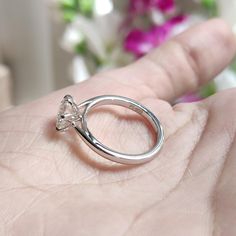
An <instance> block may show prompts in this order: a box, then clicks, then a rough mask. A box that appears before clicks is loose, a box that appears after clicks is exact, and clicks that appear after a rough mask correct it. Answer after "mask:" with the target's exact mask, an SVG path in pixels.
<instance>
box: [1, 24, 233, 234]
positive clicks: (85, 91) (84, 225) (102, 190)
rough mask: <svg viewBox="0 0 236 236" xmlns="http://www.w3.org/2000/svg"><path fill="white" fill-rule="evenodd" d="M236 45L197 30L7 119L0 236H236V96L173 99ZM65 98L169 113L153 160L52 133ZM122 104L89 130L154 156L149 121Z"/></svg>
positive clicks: (202, 79) (208, 74)
mask: <svg viewBox="0 0 236 236" xmlns="http://www.w3.org/2000/svg"><path fill="white" fill-rule="evenodd" d="M235 51H236V43H235V39H234V37H233V35H232V33H230V31H229V29H228V27H227V26H226V25H225V24H224V23H223V22H221V21H219V20H213V21H210V22H208V23H205V24H203V25H200V26H197V27H195V28H193V29H191V30H190V31H188V32H186V33H184V34H182V35H180V36H178V37H177V38H175V39H174V40H172V41H170V42H168V43H167V44H165V45H164V46H162V47H161V48H159V49H158V50H156V51H154V52H152V53H151V54H150V55H148V56H147V57H144V58H143V59H141V60H139V61H138V62H136V63H135V64H133V65H130V66H128V67H126V68H122V69H118V70H115V71H110V72H106V73H102V74H99V75H97V76H95V77H94V78H92V79H90V80H89V81H87V82H84V83H82V84H80V85H76V86H73V87H69V88H66V89H63V90H60V91H57V92H55V93H53V94H51V95H49V96H47V97H45V98H42V99H40V100H38V101H35V102H33V103H30V104H27V105H24V106H21V107H17V108H13V109H11V110H8V111H6V112H3V113H2V114H1V116H0V121H1V123H0V140H1V142H0V170H1V171H0V192H1V193H0V206H1V210H0V222H1V224H0V233H1V235H114V236H116V235H135V236H136V235H142V236H144V235H167V236H169V235H175V236H177V235H181V236H183V235H191V236H192V235H197V236H199V235H217V236H218V235H226V236H231V235H232V236H233V235H236V226H235V224H234V222H235V219H236V204H235V202H236V201H235V200H236V191H235V187H236V181H235V177H236V174H235V173H236V172H235V170H234V169H235V166H236V159H235V155H236V144H235V128H236V125H235V119H236V113H235V112H234V110H235V108H236V103H235V102H234V97H235V95H236V90H234V89H232V90H229V91H225V92H222V93H218V94H217V95H214V96H212V97H210V98H208V99H205V100H203V101H201V102H197V103H191V104H177V105H175V106H171V102H172V101H174V99H175V98H177V97H179V96H180V95H182V94H184V93H186V92H188V91H194V90H196V89H197V88H198V87H199V86H200V85H202V84H204V83H206V82H207V81H208V80H210V79H211V78H213V77H214V76H215V75H216V74H217V73H219V72H220V71H221V70H222V69H223V68H224V67H225V66H227V65H228V64H229V63H230V61H231V60H232V58H233V56H234V53H235ZM65 94H71V95H73V96H74V97H75V98H76V100H77V101H78V102H82V101H84V100H86V99H88V98H91V97H93V96H97V95H103V94H115V95H121V96H126V97H130V98H132V99H135V100H137V101H139V102H140V103H142V104H143V105H145V106H146V107H148V108H149V109H150V110H152V111H153V112H154V113H155V114H156V115H157V117H158V118H160V120H161V122H162V124H163V127H164V130H165V139H166V141H165V144H164V146H163V149H162V150H161V152H160V153H159V154H158V155H157V156H156V157H155V158H154V159H153V160H152V161H151V162H149V163H146V164H143V165H138V166H136V165H135V166H126V165H120V164H116V163H112V162H110V161H108V160H106V159H104V158H102V157H100V156H98V155H97V154H95V153H94V152H93V151H91V150H90V149H89V148H88V147H87V146H86V145H85V144H84V143H83V142H82V141H81V140H80V139H79V137H78V136H77V135H76V133H75V132H74V130H73V128H72V129H71V130H70V131H69V132H68V133H58V132H56V130H55V115H56V113H57V109H58V105H59V102H60V100H61V99H62V98H63V96H64V95H65ZM139 118H140V117H139V116H138V115H134V114H130V113H127V111H126V110H123V109H117V108H114V107H105V106H104V108H103V107H102V108H101V109H98V110H96V111H95V112H94V113H92V114H91V117H90V121H89V127H90V129H91V130H92V131H93V132H94V133H95V135H96V136H97V137H99V139H101V140H102V141H103V142H104V143H105V144H107V145H108V146H110V147H112V148H114V149H116V150H119V151H123V152H129V153H134V152H135V153H137V152H143V151H145V150H147V149H148V148H149V147H150V146H151V145H152V142H153V136H152V132H151V131H150V129H149V126H148V125H147V124H145V123H144V122H143V120H142V119H139Z"/></svg>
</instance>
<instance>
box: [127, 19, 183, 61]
mask: <svg viewBox="0 0 236 236" xmlns="http://www.w3.org/2000/svg"><path fill="white" fill-rule="evenodd" d="M184 20H185V17H184V16H177V17H174V18H171V19H170V20H168V21H167V22H166V23H164V24H163V25H160V26H152V27H151V28H150V29H149V30H148V31H142V30H140V29H134V30H132V31H130V32H129V34H128V35H127V36H126V38H125V41H124V48H125V50H126V51H128V52H131V53H133V54H134V55H135V56H136V57H141V56H143V55H144V54H146V53H148V52H149V51H150V50H151V49H152V48H154V47H157V46H159V45H160V44H162V43H163V42H165V41H166V40H167V39H168V38H169V36H170V33H171V31H172V29H173V27H175V26H176V25H177V24H180V23H182V22H183V21H184Z"/></svg>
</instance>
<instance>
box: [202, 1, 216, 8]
mask: <svg viewBox="0 0 236 236" xmlns="http://www.w3.org/2000/svg"><path fill="white" fill-rule="evenodd" d="M202 5H203V6H204V7H206V8H207V9H209V8H212V7H215V5H216V1H215V0H202Z"/></svg>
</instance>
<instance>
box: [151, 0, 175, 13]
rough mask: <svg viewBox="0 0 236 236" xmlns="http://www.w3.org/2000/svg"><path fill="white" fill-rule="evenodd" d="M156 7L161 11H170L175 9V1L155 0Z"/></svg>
mask: <svg viewBox="0 0 236 236" xmlns="http://www.w3.org/2000/svg"><path fill="white" fill-rule="evenodd" d="M155 3H156V7H157V8H159V9H160V10H161V11H162V12H166V13H167V12H172V11H174V10H175V1H174V0H156V1H155Z"/></svg>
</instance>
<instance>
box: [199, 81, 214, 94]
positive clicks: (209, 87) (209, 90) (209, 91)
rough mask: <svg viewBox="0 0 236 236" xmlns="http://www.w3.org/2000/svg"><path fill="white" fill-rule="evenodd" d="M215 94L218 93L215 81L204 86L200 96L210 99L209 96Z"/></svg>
mask: <svg viewBox="0 0 236 236" xmlns="http://www.w3.org/2000/svg"><path fill="white" fill-rule="evenodd" d="M215 93H216V85H215V82H214V81H212V82H210V83H209V84H208V85H206V86H204V87H203V88H202V89H201V90H200V96H201V97H202V98H206V97H209V96H211V95H213V94H215Z"/></svg>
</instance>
